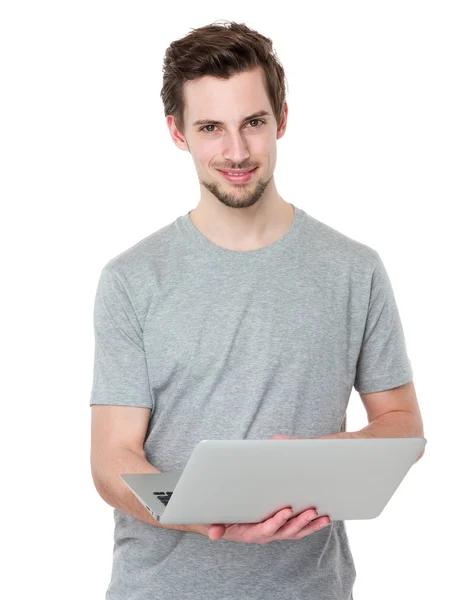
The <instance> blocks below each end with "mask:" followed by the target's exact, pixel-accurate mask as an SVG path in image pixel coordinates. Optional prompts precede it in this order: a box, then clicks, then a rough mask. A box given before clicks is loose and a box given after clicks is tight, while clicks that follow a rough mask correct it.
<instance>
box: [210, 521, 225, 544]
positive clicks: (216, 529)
mask: <svg viewBox="0 0 474 600" xmlns="http://www.w3.org/2000/svg"><path fill="white" fill-rule="evenodd" d="M225 532H226V527H225V525H220V524H219V523H215V524H211V525H209V529H208V532H207V534H208V537H209V539H210V540H220V539H221V537H223V536H224V534H225Z"/></svg>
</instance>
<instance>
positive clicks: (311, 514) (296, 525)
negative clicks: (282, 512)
mask: <svg viewBox="0 0 474 600" xmlns="http://www.w3.org/2000/svg"><path fill="white" fill-rule="evenodd" d="M317 516H318V513H317V512H316V511H315V510H314V509H311V510H305V511H304V512H303V513H301V514H300V515H298V516H297V517H294V518H293V519H291V520H289V521H288V522H287V523H286V524H285V525H284V526H283V527H282V528H281V529H280V530H279V531H278V532H277V535H281V536H282V537H285V538H286V537H288V536H292V535H294V534H295V533H297V532H298V531H300V529H302V528H304V527H306V526H307V525H308V524H309V523H311V522H312V521H313V520H314V519H316V518H317Z"/></svg>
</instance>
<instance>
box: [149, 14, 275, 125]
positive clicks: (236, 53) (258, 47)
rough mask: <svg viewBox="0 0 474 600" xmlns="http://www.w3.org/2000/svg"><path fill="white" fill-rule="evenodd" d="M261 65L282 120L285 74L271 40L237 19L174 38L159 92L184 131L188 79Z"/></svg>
mask: <svg viewBox="0 0 474 600" xmlns="http://www.w3.org/2000/svg"><path fill="white" fill-rule="evenodd" d="M227 23H228V24H229V26H228V27H227ZM259 66H260V67H262V68H263V70H264V73H265V87H266V91H267V94H268V97H269V99H270V103H271V106H272V109H273V114H274V116H275V118H276V120H277V123H278V124H280V123H281V119H282V117H283V107H284V103H285V98H286V93H285V82H286V77H285V72H284V70H283V67H282V65H281V63H280V62H279V60H278V58H277V56H276V53H275V52H274V50H273V44H272V40H271V39H269V38H267V37H265V36H263V35H261V34H260V33H258V32H257V31H255V30H253V29H251V28H249V27H247V25H245V24H244V23H236V22H235V21H224V22H223V25H218V24H216V22H214V23H212V24H211V25H205V26H204V27H200V28H198V29H192V30H191V33H188V34H187V35H186V36H185V37H183V38H181V39H179V40H176V41H174V42H171V44H170V45H169V47H168V48H167V50H166V52H165V58H164V61H163V69H162V70H163V87H162V89H161V92H160V96H161V99H162V100H163V104H164V109H165V116H168V115H173V116H174V118H175V122H176V127H177V128H178V130H179V131H180V132H181V133H183V132H184V94H183V84H184V82H185V81H188V80H192V79H196V78H197V77H202V76H204V75H212V76H214V77H220V78H224V79H228V78H229V77H231V76H232V75H234V74H236V73H242V72H244V71H250V70H253V69H255V68H257V67H259Z"/></svg>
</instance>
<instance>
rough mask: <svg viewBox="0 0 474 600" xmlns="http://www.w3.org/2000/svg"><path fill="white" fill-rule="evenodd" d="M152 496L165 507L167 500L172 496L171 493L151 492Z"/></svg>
mask: <svg viewBox="0 0 474 600" xmlns="http://www.w3.org/2000/svg"><path fill="white" fill-rule="evenodd" d="M153 495H154V496H156V497H157V498H158V500H160V501H161V502H163V504H164V505H165V506H166V505H167V504H168V502H169V499H170V498H171V496H172V495H173V492H153Z"/></svg>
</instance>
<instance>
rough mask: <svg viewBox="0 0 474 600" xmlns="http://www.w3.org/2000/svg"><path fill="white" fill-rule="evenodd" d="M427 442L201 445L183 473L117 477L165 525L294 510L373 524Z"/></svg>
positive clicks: (259, 517) (243, 519) (251, 519)
mask: <svg viewBox="0 0 474 600" xmlns="http://www.w3.org/2000/svg"><path fill="white" fill-rule="evenodd" d="M426 442H427V440H426V439H425V438H358V439H345V438H341V439H301V440H299V439H292V440H278V439H273V440H202V441H200V442H199V443H198V444H196V446H195V447H194V448H193V450H192V452H191V455H190V457H189V459H188V461H187V463H186V465H185V467H184V470H183V471H182V472H175V471H173V472H163V473H124V474H121V475H120V478H121V479H122V480H123V482H124V483H125V484H126V485H127V486H128V487H129V488H130V490H131V491H132V492H133V493H134V494H135V496H136V497H137V498H138V500H140V502H141V503H142V504H143V505H144V506H145V508H146V509H147V510H148V512H149V513H150V514H151V515H152V516H153V517H154V518H155V519H156V520H158V521H160V523H163V524H164V525H168V524H169V525H185V524H189V523H194V524H198V523H205V524H210V523H260V522H261V521H264V520H266V519H269V518H270V517H272V516H274V515H275V514H276V513H277V512H278V511H279V510H281V509H283V508H289V507H291V508H292V510H293V516H297V515H299V514H300V513H302V512H303V511H305V510H307V509H308V508H316V510H317V511H318V516H320V517H322V516H325V515H327V516H329V518H330V519H331V521H336V520H353V519H374V518H375V517H378V516H379V515H380V513H381V512H382V510H383V509H384V508H385V506H386V505H387V503H388V501H389V500H390V498H391V497H392V496H393V494H394V493H395V490H396V489H397V488H398V486H399V485H400V483H401V482H402V480H403V479H404V477H405V475H406V474H407V472H408V471H409V469H410V467H411V466H412V465H413V464H414V463H415V461H416V459H417V458H418V456H419V455H420V454H421V452H422V450H423V449H424V447H425V445H426Z"/></svg>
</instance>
